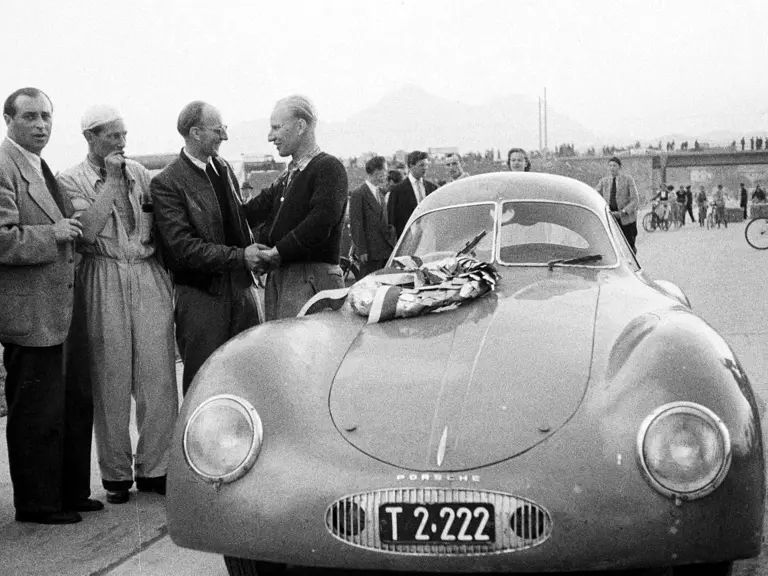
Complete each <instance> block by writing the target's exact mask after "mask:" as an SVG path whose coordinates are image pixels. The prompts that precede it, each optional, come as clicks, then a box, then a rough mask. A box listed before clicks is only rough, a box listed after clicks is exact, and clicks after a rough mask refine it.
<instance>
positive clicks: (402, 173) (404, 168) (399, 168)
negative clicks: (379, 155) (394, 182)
mask: <svg viewBox="0 0 768 576" xmlns="http://www.w3.org/2000/svg"><path fill="white" fill-rule="evenodd" d="M393 169H394V170H397V171H398V172H400V176H402V178H400V180H401V181H402V180H403V179H404V178H407V177H408V168H407V166H406V165H405V164H404V163H403V162H395V165H394V166H393Z"/></svg>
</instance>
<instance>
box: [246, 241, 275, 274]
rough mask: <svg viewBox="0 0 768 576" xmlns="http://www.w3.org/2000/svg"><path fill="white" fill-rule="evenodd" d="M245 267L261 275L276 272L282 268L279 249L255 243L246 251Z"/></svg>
mask: <svg viewBox="0 0 768 576" xmlns="http://www.w3.org/2000/svg"><path fill="white" fill-rule="evenodd" d="M245 266H246V268H248V270H250V271H251V272H255V273H256V274H259V275H261V274H264V273H266V272H269V271H270V270H275V269H276V268H278V267H279V266H280V253H279V252H278V251H277V248H270V247H269V246H265V245H264V244H258V243H253V244H251V245H250V246H248V247H246V249H245Z"/></svg>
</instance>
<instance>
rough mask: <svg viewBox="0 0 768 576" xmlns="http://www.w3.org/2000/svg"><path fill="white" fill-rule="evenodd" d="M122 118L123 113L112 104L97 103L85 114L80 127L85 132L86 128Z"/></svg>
mask: <svg viewBox="0 0 768 576" xmlns="http://www.w3.org/2000/svg"><path fill="white" fill-rule="evenodd" d="M120 119H122V115H121V114H120V112H118V111H117V110H116V109H115V108H113V107H112V106H107V105H106V104H96V105H95V106H91V107H90V108H88V110H86V111H85V113H84V114H83V118H82V120H80V129H81V130H82V131H83V132H85V131H86V130H90V129H92V128H96V126H101V125H102V124H106V123H107V122H112V121H114V120H120Z"/></svg>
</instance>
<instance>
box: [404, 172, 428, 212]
mask: <svg viewBox="0 0 768 576" xmlns="http://www.w3.org/2000/svg"><path fill="white" fill-rule="evenodd" d="M408 180H410V181H411V186H412V187H413V191H414V193H415V194H416V203H417V204H418V203H419V202H421V201H422V200H424V198H425V197H426V195H427V191H426V190H425V189H424V178H422V179H421V180H416V178H414V177H413V174H411V173H410V172H409V173H408Z"/></svg>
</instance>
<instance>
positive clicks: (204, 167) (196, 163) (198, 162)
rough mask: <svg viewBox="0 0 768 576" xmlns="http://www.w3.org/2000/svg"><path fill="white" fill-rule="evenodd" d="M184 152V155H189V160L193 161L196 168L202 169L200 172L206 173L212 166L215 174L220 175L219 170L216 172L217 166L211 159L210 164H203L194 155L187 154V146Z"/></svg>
mask: <svg viewBox="0 0 768 576" xmlns="http://www.w3.org/2000/svg"><path fill="white" fill-rule="evenodd" d="M182 150H184V154H186V155H187V158H189V159H190V160H191V161H192V164H194V165H195V166H197V167H198V168H200V170H202V171H203V172H205V170H206V169H207V168H208V167H209V166H210V167H211V168H213V171H214V172H215V173H216V174H217V175H219V171H218V170H216V164H214V163H213V162H211V160H212V159H211V158H208V162H201V161H200V160H198V159H197V158H195V157H194V156H192V154H190V153H189V152H187V148H186V146H185V147H184V148H183V149H182Z"/></svg>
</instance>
